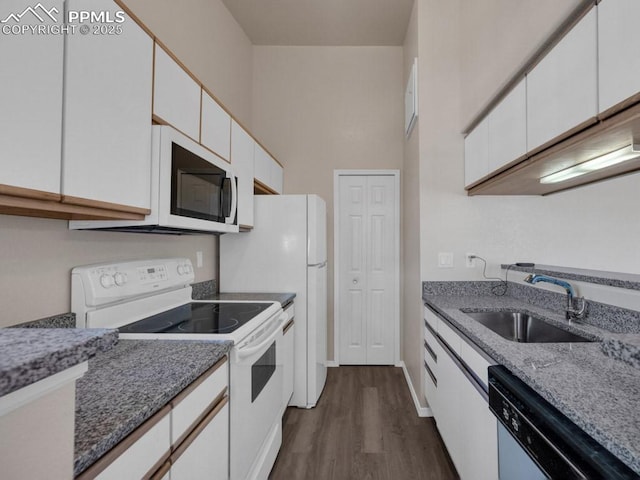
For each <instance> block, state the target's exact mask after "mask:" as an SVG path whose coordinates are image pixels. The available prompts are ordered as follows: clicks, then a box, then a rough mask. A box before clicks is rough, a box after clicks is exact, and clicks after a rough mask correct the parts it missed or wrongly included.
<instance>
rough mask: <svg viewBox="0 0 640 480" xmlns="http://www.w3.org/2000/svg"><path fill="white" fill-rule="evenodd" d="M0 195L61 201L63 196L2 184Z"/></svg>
mask: <svg viewBox="0 0 640 480" xmlns="http://www.w3.org/2000/svg"><path fill="white" fill-rule="evenodd" d="M0 195H9V196H12V197H21V198H32V199H34V200H45V201H54V202H55V201H58V202H59V201H60V199H61V198H62V195H60V194H59V193H53V192H45V191H42V190H34V189H32V188H24V187H15V186H13V185H4V184H0Z"/></svg>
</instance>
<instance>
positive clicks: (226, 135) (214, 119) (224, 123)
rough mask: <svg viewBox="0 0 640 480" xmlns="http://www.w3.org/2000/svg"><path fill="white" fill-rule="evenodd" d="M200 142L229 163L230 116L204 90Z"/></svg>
mask: <svg viewBox="0 0 640 480" xmlns="http://www.w3.org/2000/svg"><path fill="white" fill-rule="evenodd" d="M200 142H201V143H202V145H204V146H205V147H207V148H209V149H210V150H213V151H214V152H215V153H216V154H217V155H218V156H220V157H222V158H224V159H225V160H227V161H229V158H230V157H229V152H230V148H231V116H230V115H229V114H228V113H227V112H226V111H225V110H224V109H223V108H222V107H221V106H220V105H219V104H218V102H216V101H215V100H214V99H213V98H211V96H210V95H209V94H208V93H207V92H205V91H204V90H203V91H202V119H201V127H200Z"/></svg>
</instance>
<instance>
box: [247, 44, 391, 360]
mask: <svg viewBox="0 0 640 480" xmlns="http://www.w3.org/2000/svg"><path fill="white" fill-rule="evenodd" d="M402 62H403V57H402V48H401V47H265V46H256V47H254V66H253V78H254V80H253V120H252V122H253V131H254V133H255V134H256V136H257V137H258V138H260V139H261V140H263V141H264V142H265V144H266V145H268V147H269V149H270V150H271V151H272V152H273V154H274V155H275V156H276V157H277V158H278V159H279V160H280V161H281V162H282V163H283V165H284V168H285V173H284V191H285V193H291V194H293V193H315V194H318V195H320V196H321V197H322V198H324V199H325V201H326V202H327V217H328V218H327V222H328V225H327V226H328V229H327V230H328V261H329V270H328V277H329V282H328V283H329V285H328V317H329V332H328V344H329V358H330V359H331V358H333V170H334V169H385V168H387V169H399V168H401V166H402V152H403V135H402V130H403V129H402V125H403V118H404V117H403V100H402V99H403V92H404V87H403V85H402V84H403V78H402V70H403V69H402Z"/></svg>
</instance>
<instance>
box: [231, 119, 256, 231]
mask: <svg viewBox="0 0 640 480" xmlns="http://www.w3.org/2000/svg"><path fill="white" fill-rule="evenodd" d="M254 143H255V142H254V140H253V138H252V137H251V136H250V135H249V134H248V133H247V132H246V131H245V130H244V129H243V128H242V127H241V126H240V125H238V123H237V122H236V121H235V120H233V121H232V122H231V165H232V166H233V170H234V172H235V173H236V175H237V176H238V225H241V226H244V227H253V154H254Z"/></svg>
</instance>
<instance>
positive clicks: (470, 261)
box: [465, 253, 476, 268]
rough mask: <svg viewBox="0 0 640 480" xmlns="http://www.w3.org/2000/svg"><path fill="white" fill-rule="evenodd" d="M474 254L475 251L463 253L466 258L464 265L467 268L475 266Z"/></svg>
mask: <svg viewBox="0 0 640 480" xmlns="http://www.w3.org/2000/svg"><path fill="white" fill-rule="evenodd" d="M475 256H476V254H475V253H467V254H466V255H465V259H466V262H467V263H466V265H467V268H475V266H476V259H475Z"/></svg>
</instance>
